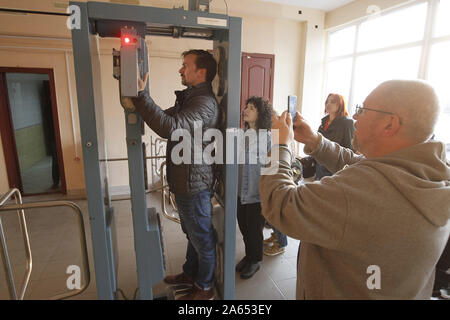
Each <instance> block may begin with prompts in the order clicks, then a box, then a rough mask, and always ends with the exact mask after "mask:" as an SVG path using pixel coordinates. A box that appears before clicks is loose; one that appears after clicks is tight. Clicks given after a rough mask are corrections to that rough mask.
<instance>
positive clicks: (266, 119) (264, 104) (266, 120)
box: [245, 96, 273, 129]
mask: <svg viewBox="0 0 450 320" xmlns="http://www.w3.org/2000/svg"><path fill="white" fill-rule="evenodd" d="M249 103H252V104H253V105H254V106H255V107H256V110H257V111H258V120H256V128H257V129H270V128H272V113H273V109H272V105H271V104H270V102H269V101H268V100H266V99H264V98H263V97H256V96H253V97H250V98H248V99H247V101H245V105H246V106H247V105H248V104H249ZM248 127H249V125H248V123H247V122H245V128H247V129H248Z"/></svg>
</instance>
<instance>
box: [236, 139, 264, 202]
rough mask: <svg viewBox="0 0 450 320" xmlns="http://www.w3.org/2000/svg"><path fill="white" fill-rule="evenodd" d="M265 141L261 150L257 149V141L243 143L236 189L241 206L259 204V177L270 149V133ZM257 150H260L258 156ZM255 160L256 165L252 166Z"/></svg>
mask: <svg viewBox="0 0 450 320" xmlns="http://www.w3.org/2000/svg"><path fill="white" fill-rule="evenodd" d="M266 141H267V144H266V145H264V141H262V142H261V143H262V145H261V148H258V147H259V144H260V142H259V139H258V143H250V144H248V143H245V145H244V146H243V149H244V150H245V152H244V153H242V154H241V155H240V156H241V159H240V162H239V163H240V164H239V187H238V197H239V198H240V200H241V204H250V203H257V202H261V199H260V198H259V176H260V175H261V166H264V165H265V164H266V162H265V161H266V160H267V154H268V152H269V151H270V147H271V138H270V131H267V138H266ZM258 149H260V152H259V154H258ZM244 157H245V158H244ZM255 159H256V164H254V162H255ZM250 160H252V162H250Z"/></svg>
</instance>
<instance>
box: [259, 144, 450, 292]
mask: <svg viewBox="0 0 450 320" xmlns="http://www.w3.org/2000/svg"><path fill="white" fill-rule="evenodd" d="M320 137H321V140H320V143H319V146H318V147H317V149H316V150H314V151H313V152H309V154H311V155H313V156H314V157H315V158H316V159H317V160H318V161H320V162H322V163H324V164H325V165H326V167H327V168H329V169H330V170H332V172H336V174H335V175H333V176H331V177H324V178H323V179H322V180H321V181H320V182H313V183H307V184H305V185H302V186H299V187H298V186H296V185H295V184H294V182H293V178H292V172H291V168H290V154H289V151H288V150H287V149H285V148H283V147H280V148H279V152H280V161H279V169H278V172H277V173H276V174H274V175H267V176H262V177H261V180H260V195H261V205H262V213H263V215H264V216H265V217H266V218H267V220H268V221H269V222H270V223H271V224H272V225H274V226H275V227H276V228H277V229H279V230H280V231H281V232H283V233H285V234H287V235H288V236H290V237H292V238H296V239H300V240H301V250H300V256H299V265H298V275H297V299H429V298H430V296H431V291H432V287H433V281H434V273H435V272H434V270H435V266H436V263H437V261H438V259H439V257H440V255H441V253H442V251H443V249H444V247H445V245H446V243H447V239H448V237H449V232H450V222H449V218H450V182H449V180H450V164H449V162H448V161H447V159H446V156H445V146H444V144H443V143H440V142H426V143H421V144H417V145H414V146H411V147H408V148H405V149H402V150H399V151H396V152H393V153H391V154H389V155H386V156H383V157H379V158H371V159H366V158H364V157H363V156H357V155H355V154H354V153H353V152H352V151H351V150H349V149H346V148H342V147H340V146H339V145H338V144H337V143H334V142H331V141H329V140H327V139H326V138H323V137H322V136H320ZM309 151H311V150H309ZM305 152H307V153H308V150H306V149H305ZM347 165H348V166H347ZM344 167H345V168H344ZM374 268H375V269H374ZM376 268H378V269H376ZM374 270H378V271H374ZM378 276H379V278H374V277H378ZM374 279H377V280H374ZM378 280H379V281H378ZM374 284H377V285H379V288H377V287H375V288H374V287H373V285H374Z"/></svg>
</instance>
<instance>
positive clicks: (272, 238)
mask: <svg viewBox="0 0 450 320" xmlns="http://www.w3.org/2000/svg"><path fill="white" fill-rule="evenodd" d="M275 240H277V236H276V235H275V232H272V234H271V235H270V238H267V239H264V244H271V243H273V242H275Z"/></svg>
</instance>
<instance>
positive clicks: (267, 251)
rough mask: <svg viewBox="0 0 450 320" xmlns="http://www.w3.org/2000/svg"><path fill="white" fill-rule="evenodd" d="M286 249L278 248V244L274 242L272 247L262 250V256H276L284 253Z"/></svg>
mask: <svg viewBox="0 0 450 320" xmlns="http://www.w3.org/2000/svg"><path fill="white" fill-rule="evenodd" d="M285 251H286V247H283V248H280V245H279V244H278V242H275V243H274V244H273V245H272V246H270V247H268V248H265V249H264V254H265V255H266V256H276V255H277V254H280V253H284V252H285Z"/></svg>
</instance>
